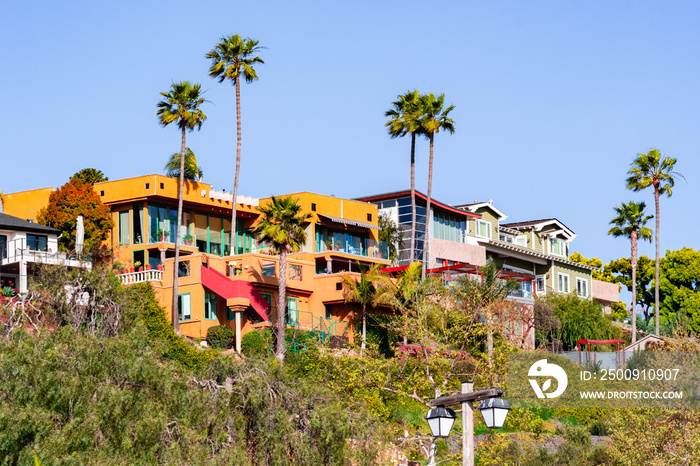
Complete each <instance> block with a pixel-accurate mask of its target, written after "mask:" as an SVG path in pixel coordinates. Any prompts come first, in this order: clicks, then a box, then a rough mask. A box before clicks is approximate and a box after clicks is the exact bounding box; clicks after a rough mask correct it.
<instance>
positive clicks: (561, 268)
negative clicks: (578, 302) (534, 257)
mask: <svg viewBox="0 0 700 466" xmlns="http://www.w3.org/2000/svg"><path fill="white" fill-rule="evenodd" d="M558 273H563V274H566V275H568V276H569V293H575V292H576V278H583V279H585V280H587V281H588V285H587V296H586V297H587V298H588V299H591V296H592V295H591V293H592V291H591V290H592V287H593V284H592V281H593V279H592V277H591V272H590V271H589V270H585V269H580V268H578V267H575V266H573V265H568V264H562V263H560V262H556V261H555V262H554V267H553V268H552V270H551V275H552V280H551V281H550V284H551V286H552V289H553V290H554V291H555V292H559V288H558V275H557V274H558Z"/></svg>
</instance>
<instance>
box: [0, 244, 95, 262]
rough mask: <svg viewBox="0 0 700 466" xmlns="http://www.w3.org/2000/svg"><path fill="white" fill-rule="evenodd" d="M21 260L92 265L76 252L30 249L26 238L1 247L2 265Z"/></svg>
mask: <svg viewBox="0 0 700 466" xmlns="http://www.w3.org/2000/svg"><path fill="white" fill-rule="evenodd" d="M19 262H34V263H42V264H52V265H65V266H67V267H87V268H90V267H92V264H91V263H90V262H88V261H87V260H80V259H79V258H78V257H77V256H76V254H75V253H70V254H69V253H65V252H54V251H51V250H50V249H49V250H46V251H41V250H36V249H30V247H29V246H28V245H27V241H26V240H25V239H17V240H12V241H9V242H8V243H7V244H4V245H3V247H2V248H0V266H4V265H9V264H16V263H19Z"/></svg>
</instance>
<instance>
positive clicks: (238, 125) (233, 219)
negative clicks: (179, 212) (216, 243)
mask: <svg viewBox="0 0 700 466" xmlns="http://www.w3.org/2000/svg"><path fill="white" fill-rule="evenodd" d="M240 171H241V69H240V68H239V69H238V76H236V175H235V177H234V179H233V200H232V201H231V251H229V254H231V255H234V254H236V252H237V251H236V250H235V249H236V232H237V230H236V206H237V204H236V198H237V197H238V175H239V173H240Z"/></svg>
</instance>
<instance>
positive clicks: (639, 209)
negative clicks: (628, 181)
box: [608, 201, 658, 343]
mask: <svg viewBox="0 0 700 466" xmlns="http://www.w3.org/2000/svg"><path fill="white" fill-rule="evenodd" d="M646 207H647V205H646V204H645V203H644V202H639V203H637V202H633V201H630V202H628V203H627V204H625V203H624V202H623V203H622V205H621V206H620V207H615V208H614V209H615V214H616V216H615V217H614V218H613V219H612V220H610V224H611V225H614V226H613V227H612V228H610V230H609V231H608V234H609V235H613V236H614V237H615V238H618V237H620V236H624V237H625V238H629V239H630V243H631V244H632V255H631V258H632V283H637V240H642V241H649V242H651V230H650V229H649V228H647V227H646V226H645V225H646V224H647V222H648V221H649V220H651V218H652V217H653V215H646V213H645V212H644V209H646ZM657 315H658V314H657ZM636 341H637V293H632V343H635V342H636Z"/></svg>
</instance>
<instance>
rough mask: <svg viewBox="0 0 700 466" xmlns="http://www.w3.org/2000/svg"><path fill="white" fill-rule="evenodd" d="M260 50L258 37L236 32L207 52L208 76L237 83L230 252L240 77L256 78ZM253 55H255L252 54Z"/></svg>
mask: <svg viewBox="0 0 700 466" xmlns="http://www.w3.org/2000/svg"><path fill="white" fill-rule="evenodd" d="M261 49H262V47H261V46H259V45H258V41H257V40H253V39H242V38H241V36H239V35H238V34H234V35H232V36H224V37H222V38H221V41H220V42H219V43H218V44H217V45H216V47H214V48H213V49H212V50H210V51H209V52H207V54H206V58H209V59H211V67H210V68H209V76H210V77H212V78H218V79H219V82H220V83H222V82H224V81H225V80H227V79H228V80H230V81H231V84H233V85H234V86H236V175H235V178H234V180H233V202H232V203H231V207H232V212H231V251H232V252H233V251H234V249H235V246H236V231H237V230H236V198H237V196H238V175H239V173H240V170H241V76H243V78H244V79H245V80H246V82H247V83H252V82H253V81H255V80H256V79H258V75H257V73H256V72H255V69H254V68H253V66H254V65H255V64H256V63H265V62H264V61H263V60H262V58H260V57H258V56H257V54H258V52H259V51H260V50H261ZM253 55H255V56H253Z"/></svg>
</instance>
